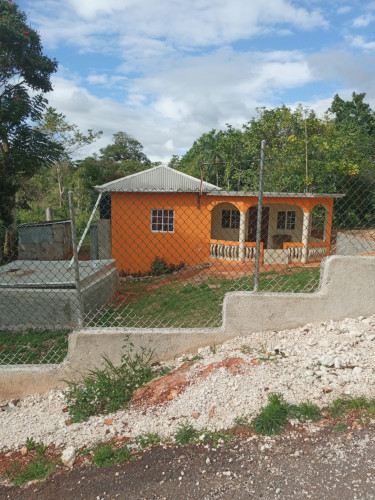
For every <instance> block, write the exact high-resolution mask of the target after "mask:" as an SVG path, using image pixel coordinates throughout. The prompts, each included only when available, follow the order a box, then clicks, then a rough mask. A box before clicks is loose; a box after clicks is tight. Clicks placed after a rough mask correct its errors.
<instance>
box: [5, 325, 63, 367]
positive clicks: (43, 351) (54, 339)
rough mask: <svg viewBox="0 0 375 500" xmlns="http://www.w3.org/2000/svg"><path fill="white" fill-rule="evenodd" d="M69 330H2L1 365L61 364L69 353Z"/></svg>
mask: <svg viewBox="0 0 375 500" xmlns="http://www.w3.org/2000/svg"><path fill="white" fill-rule="evenodd" d="M69 333H70V331H69V330H60V331H56V332H51V331H49V330H29V331H27V332H16V333H15V332H8V331H4V330H0V365H16V364H41V363H43V364H47V363H61V362H62V361H63V360H64V358H65V357H66V355H67V352H68V335H69Z"/></svg>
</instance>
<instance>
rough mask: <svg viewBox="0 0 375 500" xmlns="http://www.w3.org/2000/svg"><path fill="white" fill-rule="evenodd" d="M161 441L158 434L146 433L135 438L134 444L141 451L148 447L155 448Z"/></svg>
mask: <svg viewBox="0 0 375 500" xmlns="http://www.w3.org/2000/svg"><path fill="white" fill-rule="evenodd" d="M160 441H161V439H160V436H159V435H158V434H153V433H150V432H149V433H147V434H141V435H140V436H137V437H136V439H135V442H136V443H137V444H138V445H139V446H140V447H141V448H142V449H143V448H147V447H149V446H156V445H158V444H159V443H160Z"/></svg>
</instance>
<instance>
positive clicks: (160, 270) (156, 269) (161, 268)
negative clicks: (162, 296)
mask: <svg viewBox="0 0 375 500" xmlns="http://www.w3.org/2000/svg"><path fill="white" fill-rule="evenodd" d="M167 270H168V263H167V261H166V260H165V259H164V258H163V257H162V258H160V257H155V259H154V261H153V262H152V264H151V274H152V275H154V276H160V275H161V274H165V273H166V272H167Z"/></svg>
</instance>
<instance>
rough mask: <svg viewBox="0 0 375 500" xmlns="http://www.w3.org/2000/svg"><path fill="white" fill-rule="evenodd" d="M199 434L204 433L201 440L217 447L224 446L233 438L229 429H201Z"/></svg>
mask: <svg viewBox="0 0 375 500" xmlns="http://www.w3.org/2000/svg"><path fill="white" fill-rule="evenodd" d="M199 434H201V435H204V439H203V442H204V443H210V445H211V447H212V448H218V447H219V446H224V448H226V447H227V446H228V445H229V443H230V442H231V441H233V439H234V438H235V436H234V434H232V432H231V430H230V429H229V430H226V429H224V430H220V431H209V430H207V429H203V430H202V431H200V432H199Z"/></svg>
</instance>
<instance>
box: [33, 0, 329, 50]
mask: <svg viewBox="0 0 375 500" xmlns="http://www.w3.org/2000/svg"><path fill="white" fill-rule="evenodd" d="M28 1H30V0H28ZM31 5H32V8H30V15H31V17H32V20H33V22H35V23H36V24H37V25H38V26H39V27H40V30H41V33H42V36H43V40H47V41H48V43H49V44H57V43H60V42H61V41H64V42H66V43H69V44H72V45H76V46H79V47H81V49H83V50H94V51H107V50H113V51H115V50H116V47H117V46H118V44H117V43H113V37H117V38H119V39H120V40H121V38H123V37H124V36H126V40H127V46H129V45H131V40H133V44H132V46H133V48H136V47H137V45H138V43H139V44H141V46H143V45H144V44H145V41H146V40H147V41H149V42H150V44H152V43H155V44H157V42H158V41H159V43H160V41H161V40H163V41H164V43H165V44H166V45H167V46H168V47H176V46H178V47H180V48H191V47H204V46H208V45H222V44H226V43H230V42H233V41H235V40H237V39H240V38H242V39H247V38H249V37H251V36H254V35H255V34H258V33H262V32H264V30H265V29H267V30H269V29H271V28H272V27H273V29H275V30H276V31H277V30H278V29H280V26H281V25H283V24H286V25H290V26H294V27H296V28H298V29H303V30H311V29H314V28H317V27H319V28H321V27H327V25H328V23H327V21H326V20H325V19H324V17H323V16H322V14H321V13H320V12H319V11H318V10H316V9H315V10H314V9H308V8H297V7H295V6H294V5H293V3H292V2H291V1H290V0H268V2H267V6H266V8H265V4H264V1H263V0H252V1H251V2H244V1H243V0H217V1H215V2H212V1H210V2H208V1H207V0H190V1H185V0H179V1H178V0H158V1H155V0H137V1H136V0H107V1H105V2H103V1H102V0H80V1H79V2H77V1H76V0H68V1H67V2H64V3H61V2H60V1H57V0H49V1H48V2H42V1H41V0H34V1H33V3H32V4H31ZM109 33H110V34H111V38H109V37H108V34H109ZM103 38H104V39H107V41H108V44H107V45H106V44H103V43H102V42H103ZM133 50H134V49H133Z"/></svg>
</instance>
